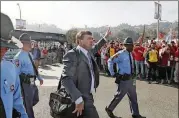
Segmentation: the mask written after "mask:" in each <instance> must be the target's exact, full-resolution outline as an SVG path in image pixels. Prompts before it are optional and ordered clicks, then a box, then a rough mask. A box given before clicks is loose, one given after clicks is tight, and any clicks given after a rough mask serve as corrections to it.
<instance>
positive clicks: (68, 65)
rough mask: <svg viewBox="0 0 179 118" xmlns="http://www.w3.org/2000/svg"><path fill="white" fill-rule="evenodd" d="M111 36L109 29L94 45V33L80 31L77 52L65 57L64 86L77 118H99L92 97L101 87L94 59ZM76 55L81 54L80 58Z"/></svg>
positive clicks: (71, 51)
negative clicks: (73, 104) (74, 106)
mask: <svg viewBox="0 0 179 118" xmlns="http://www.w3.org/2000/svg"><path fill="white" fill-rule="evenodd" d="M109 34H110V29H108V31H107V32H106V34H105V36H104V38H102V39H101V40H99V41H98V42H97V43H96V44H95V45H94V43H93V37H92V33H91V32H90V31H80V32H78V33H77V35H76V43H77V44H78V46H77V47H76V52H75V50H70V51H68V52H67V54H66V55H65V56H64V57H63V64H64V68H63V71H62V78H61V79H62V85H63V86H64V87H65V89H66V91H67V92H68V93H69V94H70V95H71V98H72V101H73V102H74V103H75V104H76V108H75V110H74V111H73V113H77V116H80V115H83V118H99V115H98V112H97V110H96V108H95V106H94V105H93V103H94V99H93V95H92V93H94V91H96V88H97V87H98V85H99V68H98V65H97V63H96V61H95V59H94V54H95V53H96V52H97V51H98V50H100V49H101V47H102V46H103V45H104V44H106V38H107V37H108V36H109ZM76 53H78V54H79V55H78V56H79V57H77V54H76ZM78 62H79V63H78Z"/></svg>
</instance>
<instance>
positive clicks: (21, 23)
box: [17, 3, 22, 30]
mask: <svg viewBox="0 0 179 118" xmlns="http://www.w3.org/2000/svg"><path fill="white" fill-rule="evenodd" d="M17 6H18V7H19V13H20V25H21V24H22V17H21V8H20V4H19V3H17ZM20 30H22V27H20Z"/></svg>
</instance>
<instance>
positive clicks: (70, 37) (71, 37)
mask: <svg viewBox="0 0 179 118" xmlns="http://www.w3.org/2000/svg"><path fill="white" fill-rule="evenodd" d="M77 33H78V29H70V30H68V31H67V33H66V38H67V42H68V43H69V44H74V43H75V41H76V34H77Z"/></svg>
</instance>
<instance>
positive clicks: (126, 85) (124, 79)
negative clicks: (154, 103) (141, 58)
mask: <svg viewBox="0 0 179 118" xmlns="http://www.w3.org/2000/svg"><path fill="white" fill-rule="evenodd" d="M124 46H125V49H123V50H121V51H119V52H117V53H116V54H115V55H114V56H112V57H111V58H109V60H108V69H109V71H110V73H111V75H112V76H114V77H116V81H115V82H116V83H117V84H118V90H117V93H116V95H115V96H114V99H113V100H112V101H111V103H110V104H109V106H107V107H106V109H105V110H106V112H107V114H108V115H109V117H110V118H115V115H114V114H113V110H114V109H115V108H116V106H117V105H118V104H119V102H120V101H121V100H122V98H123V97H124V96H125V95H126V94H127V95H128V97H129V100H130V106H131V107H130V108H131V112H132V117H133V118H145V117H143V116H141V115H140V114H139V109H138V103H137V94H136V81H135V79H134V75H133V71H134V69H133V68H134V67H133V58H132V55H131V52H132V50H133V40H132V38H130V37H128V38H126V39H125V40H124ZM114 63H116V64H117V65H118V69H119V70H118V73H117V74H116V73H114V70H113V65H114Z"/></svg>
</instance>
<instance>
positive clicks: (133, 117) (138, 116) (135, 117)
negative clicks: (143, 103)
mask: <svg viewBox="0 0 179 118" xmlns="http://www.w3.org/2000/svg"><path fill="white" fill-rule="evenodd" d="M132 118H146V117H144V116H141V115H132Z"/></svg>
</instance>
